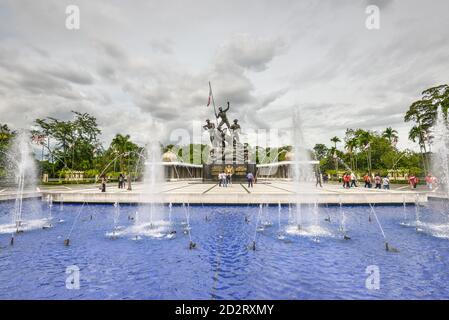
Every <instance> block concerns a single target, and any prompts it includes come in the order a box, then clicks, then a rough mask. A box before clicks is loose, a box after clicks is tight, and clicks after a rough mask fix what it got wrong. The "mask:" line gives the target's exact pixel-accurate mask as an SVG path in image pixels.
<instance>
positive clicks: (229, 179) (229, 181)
mask: <svg viewBox="0 0 449 320" xmlns="http://www.w3.org/2000/svg"><path fill="white" fill-rule="evenodd" d="M226 184H227V185H228V184H229V185H230V184H231V172H230V171H228V173H226Z"/></svg>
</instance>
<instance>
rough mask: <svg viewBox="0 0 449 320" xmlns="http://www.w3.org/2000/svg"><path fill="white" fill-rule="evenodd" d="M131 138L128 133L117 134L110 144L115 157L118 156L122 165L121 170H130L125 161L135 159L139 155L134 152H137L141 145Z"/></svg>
mask: <svg viewBox="0 0 449 320" xmlns="http://www.w3.org/2000/svg"><path fill="white" fill-rule="evenodd" d="M130 138H131V137H130V136H129V135H128V134H127V135H121V134H116V135H115V137H114V138H113V139H112V142H111V145H110V146H109V149H110V150H111V153H112V154H113V155H114V156H115V157H118V160H119V166H120V168H119V169H120V170H119V171H122V172H125V171H128V170H129V168H127V167H126V166H125V161H126V160H130V159H133V160H134V159H135V158H136V157H137V155H136V154H134V153H137V152H138V149H139V146H138V145H137V144H135V143H133V142H132V141H131V140H130ZM133 162H134V161H133ZM127 169H128V170H127Z"/></svg>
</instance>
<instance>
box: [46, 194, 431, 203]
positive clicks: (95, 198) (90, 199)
mask: <svg viewBox="0 0 449 320" xmlns="http://www.w3.org/2000/svg"><path fill="white" fill-rule="evenodd" d="M48 195H51V196H52V198H53V201H54V202H61V201H62V202H65V203H84V202H85V203H114V202H119V203H130V204H132V203H150V202H151V200H150V199H149V198H150V196H149V195H146V194H144V193H101V192H84V193H83V192H76V193H65V192H42V193H41V195H40V196H38V197H41V198H43V199H45V198H46V197H47V196H48ZM298 199H299V201H300V202H301V203H315V201H316V200H317V202H318V203H319V204H339V203H340V202H341V203H343V204H369V203H376V204H402V203H404V202H405V203H415V202H416V201H418V202H419V203H424V202H427V201H428V200H429V197H428V194H426V193H414V192H395V193H341V194H318V195H317V196H316V195H312V194H307V193H303V194H232V193H226V194H189V193H185V194H179V193H178V194H158V195H157V200H156V201H154V202H157V203H173V204H181V203H191V204H224V205H245V204H261V203H263V204H278V203H281V204H288V203H296V202H297V201H298ZM315 199H316V200H315Z"/></svg>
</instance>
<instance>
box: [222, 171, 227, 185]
mask: <svg viewBox="0 0 449 320" xmlns="http://www.w3.org/2000/svg"><path fill="white" fill-rule="evenodd" d="M221 175H222V177H223V186H224V187H225V188H227V187H228V175H227V174H226V172H223V173H222V174H221Z"/></svg>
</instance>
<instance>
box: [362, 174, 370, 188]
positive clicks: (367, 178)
mask: <svg viewBox="0 0 449 320" xmlns="http://www.w3.org/2000/svg"><path fill="white" fill-rule="evenodd" d="M363 181H365V188H371V176H370V175H369V173H366V174H365V176H364V177H363Z"/></svg>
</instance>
